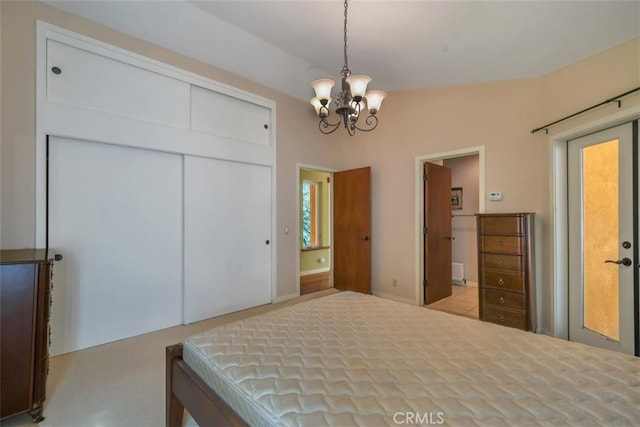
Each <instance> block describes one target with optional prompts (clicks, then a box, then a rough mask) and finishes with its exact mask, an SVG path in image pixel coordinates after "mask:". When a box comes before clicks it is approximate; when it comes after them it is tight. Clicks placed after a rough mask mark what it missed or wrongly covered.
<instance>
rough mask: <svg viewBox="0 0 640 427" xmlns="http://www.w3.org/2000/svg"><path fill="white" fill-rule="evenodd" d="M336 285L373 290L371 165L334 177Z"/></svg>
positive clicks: (359, 289)
mask: <svg viewBox="0 0 640 427" xmlns="http://www.w3.org/2000/svg"><path fill="white" fill-rule="evenodd" d="M333 181H334V182H333V188H334V203H333V215H334V216H333V221H334V222H333V229H334V251H335V253H334V277H333V281H334V287H335V288H336V289H340V290H343V291H356V292H362V293H364V294H370V293H371V168H370V167H365V168H360V169H353V170H347V171H342V172H336V173H335V174H334V176H333Z"/></svg>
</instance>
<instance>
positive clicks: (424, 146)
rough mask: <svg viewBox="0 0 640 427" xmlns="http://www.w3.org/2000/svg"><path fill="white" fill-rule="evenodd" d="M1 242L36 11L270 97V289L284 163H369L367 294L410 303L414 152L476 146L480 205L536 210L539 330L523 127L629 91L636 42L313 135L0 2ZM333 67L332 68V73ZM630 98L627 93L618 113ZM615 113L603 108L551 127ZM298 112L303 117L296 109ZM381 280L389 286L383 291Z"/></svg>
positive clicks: (544, 139)
mask: <svg viewBox="0 0 640 427" xmlns="http://www.w3.org/2000/svg"><path fill="white" fill-rule="evenodd" d="M0 7H1V15H2V17H1V19H2V57H1V60H2V85H1V90H2V135H1V136H2V187H1V188H2V195H1V202H2V224H1V226H2V230H1V236H0V237H1V239H2V240H1V243H0V244H1V246H2V247H23V246H31V245H33V244H34V228H35V223H34V221H35V214H34V199H35V182H34V181H35V173H34V152H35V143H34V116H35V90H34V82H35V70H34V64H35V53H34V46H35V41H34V25H35V23H34V21H35V19H36V18H38V19H42V20H44V21H47V22H50V23H52V24H55V25H59V26H62V27H64V28H68V29H70V30H72V31H76V32H79V33H82V34H86V35H88V36H90V37H94V38H97V39H99V40H102V41H104V42H107V43H111V44H114V45H116V46H119V47H122V48H125V49H128V50H131V51H134V52H137V53H140V54H142V55H146V56H149V57H152V58H154V59H158V60H160V61H163V62H166V63H169V64H171V65H174V66H177V67H180V68H184V69H186V70H189V71H192V72H194V73H198V74H201V75H203V76H206V77H209V78H212V79H215V80H218V81H220V82H222V83H226V84H230V85H233V86H236V87H239V88H241V89H244V90H247V91H250V92H253V93H256V94H258V95H262V96H265V97H267V98H270V99H273V100H275V101H276V102H277V141H278V147H277V167H278V175H277V180H278V181H277V224H278V229H277V230H276V237H277V245H278V246H277V259H278V283H277V286H278V291H277V292H278V295H279V296H286V295H290V294H292V293H294V292H295V288H296V285H295V284H296V280H297V271H295V264H296V262H295V260H296V257H297V256H298V254H297V252H296V241H295V239H296V235H295V233H289V234H288V235H285V234H284V232H283V230H284V227H285V226H288V227H289V228H290V229H293V228H294V227H295V224H296V215H297V206H296V204H295V200H296V191H297V187H298V186H297V180H296V177H297V171H296V163H303V164H312V165H315V166H319V167H323V168H329V169H330V168H336V169H349V168H355V167H360V166H367V165H369V166H371V167H372V187H373V236H374V240H373V242H374V244H373V253H372V256H373V271H372V280H373V283H372V286H373V290H374V292H378V293H380V292H381V293H384V294H389V295H394V296H396V297H398V298H404V299H407V300H413V299H414V292H415V283H416V282H415V281H416V277H415V271H416V267H415V258H416V257H415V247H414V245H415V238H414V232H415V230H414V212H415V211H414V208H415V207H414V203H415V188H414V187H415V184H414V165H415V159H416V157H418V156H426V155H430V154H435V153H441V152H447V151H451V150H456V149H462V148H468V147H474V146H479V145H482V146H484V147H485V155H486V163H485V168H486V174H485V179H486V190H487V191H492V190H494V189H498V190H500V191H502V192H503V194H504V200H503V201H502V202H500V203H497V204H488V203H487V211H488V212H500V211H503V212H506V211H531V212H536V227H537V233H536V235H537V237H538V241H537V242H536V244H537V255H538V257H537V270H538V286H539V298H540V301H539V302H540V304H539V305H540V306H541V307H542V315H543V316H542V319H541V324H542V327H543V328H544V329H546V330H550V328H549V326H550V325H549V322H550V307H549V295H550V285H549V277H550V272H549V259H548V255H547V254H549V253H550V252H549V245H550V230H549V170H550V164H549V147H548V136H546V135H545V134H544V132H541V133H538V134H535V135H532V134H530V130H531V129H533V128H534V127H538V126H540V125H542V124H544V123H547V122H549V121H553V120H555V119H557V118H559V117H562V116H565V115H567V114H571V113H573V112H575V111H578V110H581V109H583V108H585V107H588V106H590V105H593V104H596V103H598V102H600V101H602V100H604V99H606V98H610V97H611V96H614V95H617V94H619V93H622V92H625V91H627V90H629V89H631V88H634V87H637V86H640V71H639V69H638V67H639V64H640V55H639V52H640V42H639V40H640V39H634V40H632V41H629V42H627V43H624V44H621V45H620V46H618V47H616V48H613V49H610V50H607V51H605V52H603V53H601V54H599V55H596V56H594V57H591V58H587V59H586V60H584V61H581V62H579V63H576V64H574V65H571V66H569V67H566V68H563V69H561V70H558V71H556V72H554V73H551V74H549V75H546V76H543V77H541V78H537V79H527V80H515V81H503V82H496V83H487V84H477V85H465V86H455V87H442V88H430V89H422V90H413V91H403V92H394V93H391V94H389V97H388V98H387V99H386V100H385V102H384V104H383V107H382V110H381V112H380V113H379V118H380V125H379V127H378V129H377V130H376V131H374V132H372V133H362V134H359V135H357V136H355V137H353V138H350V137H347V136H345V135H344V134H343V133H340V131H339V132H336V133H334V134H332V135H329V136H322V135H319V133H318V131H317V123H316V121H315V119H314V117H313V114H312V113H311V112H310V111H309V107H308V105H306V103H304V102H302V101H298V100H295V99H293V98H291V97H288V96H285V95H282V94H280V93H278V92H274V91H272V90H269V89H267V88H265V87H263V86H260V85H258V84H255V83H252V82H249V81H247V80H244V79H241V78H239V77H236V76H233V75H231V74H229V73H226V72H223V71H221V70H218V69H216V68H213V67H210V66H207V65H205V64H202V63H199V62H197V61H193V60H191V59H188V58H186V57H184V56H181V55H179V54H176V53H172V52H169V51H167V50H165V49H162V48H159V47H157V46H154V45H151V44H149V43H146V42H144V41H141V40H137V39H134V38H132V37H129V36H127V35H124V34H121V33H117V32H114V31H112V30H109V29H107V28H105V27H101V26H99V25H95V24H93V23H91V22H89V21H86V20H83V19H80V18H77V17H74V16H71V15H69V14H66V13H64V12H62V11H59V10H57V9H54V8H51V7H49V6H47V5H44V4H41V3H39V2H11V1H2V2H1V6H0ZM336 71H337V70H336ZM639 103H640V101H639V97H638V96H631V97H629V98H627V99H626V100H625V102H624V104H623V108H629V107H631V106H633V105H638V104H639ZM616 111H618V110H617V108H616V107H615V106H614V105H610V106H607V107H603V108H601V109H598V110H597V111H595V112H593V113H589V114H586V115H585V116H584V117H580V118H578V119H575V120H571V121H569V122H568V123H566V124H563V125H561V126H557V127H554V128H552V129H551V131H552V132H551V133H555V132H559V131H561V130H564V129H567V128H571V127H574V126H577V125H578V124H580V123H584V122H587V121H591V120H594V119H595V118H597V117H602V116H605V115H608V114H611V113H613V112H616ZM307 112H308V113H307ZM392 278H396V279H397V280H398V287H397V288H392V286H391V281H392Z"/></svg>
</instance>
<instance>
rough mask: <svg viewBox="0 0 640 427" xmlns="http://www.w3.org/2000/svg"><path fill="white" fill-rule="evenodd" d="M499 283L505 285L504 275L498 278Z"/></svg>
mask: <svg viewBox="0 0 640 427" xmlns="http://www.w3.org/2000/svg"><path fill="white" fill-rule="evenodd" d="M498 285H500V286H502V285H504V279H502V277H501V278H499V279H498Z"/></svg>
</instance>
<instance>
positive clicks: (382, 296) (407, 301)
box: [373, 291, 416, 305]
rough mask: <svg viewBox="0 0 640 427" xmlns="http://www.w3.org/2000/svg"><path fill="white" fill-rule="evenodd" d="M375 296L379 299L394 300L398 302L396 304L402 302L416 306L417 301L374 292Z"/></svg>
mask: <svg viewBox="0 0 640 427" xmlns="http://www.w3.org/2000/svg"><path fill="white" fill-rule="evenodd" d="M373 295H375V296H377V297H380V298H384V299H390V300H393V301H396V302H401V303H403V304H409V305H416V301H415V300H414V299H411V298H404V297H399V296H397V295H393V294H388V293H386V292H378V291H373Z"/></svg>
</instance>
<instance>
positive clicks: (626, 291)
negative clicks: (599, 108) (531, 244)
mask: <svg viewBox="0 0 640 427" xmlns="http://www.w3.org/2000/svg"><path fill="white" fill-rule="evenodd" d="M636 143H637V142H636ZM568 144H569V146H568V190H569V191H568V198H569V200H568V202H569V339H570V340H571V341H579V342H583V343H586V344H589V345H594V346H598V347H603V348H608V349H611V350H615V351H621V352H625V353H630V354H633V352H634V335H635V331H634V310H635V309H636V308H635V307H634V289H633V287H634V273H635V270H636V269H637V260H634V251H635V248H634V246H635V245H636V244H637V242H636V241H634V222H633V213H634V208H637V207H635V206H634V194H633V185H632V184H633V181H634V180H633V155H634V154H633V144H634V141H633V130H632V124H631V123H626V124H623V125H619V126H616V127H613V128H609V129H606V130H603V131H600V132H597V133H593V134H590V135H587V136H584V137H581V138H578V139H575V140H571V141H569V142H568Z"/></svg>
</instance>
